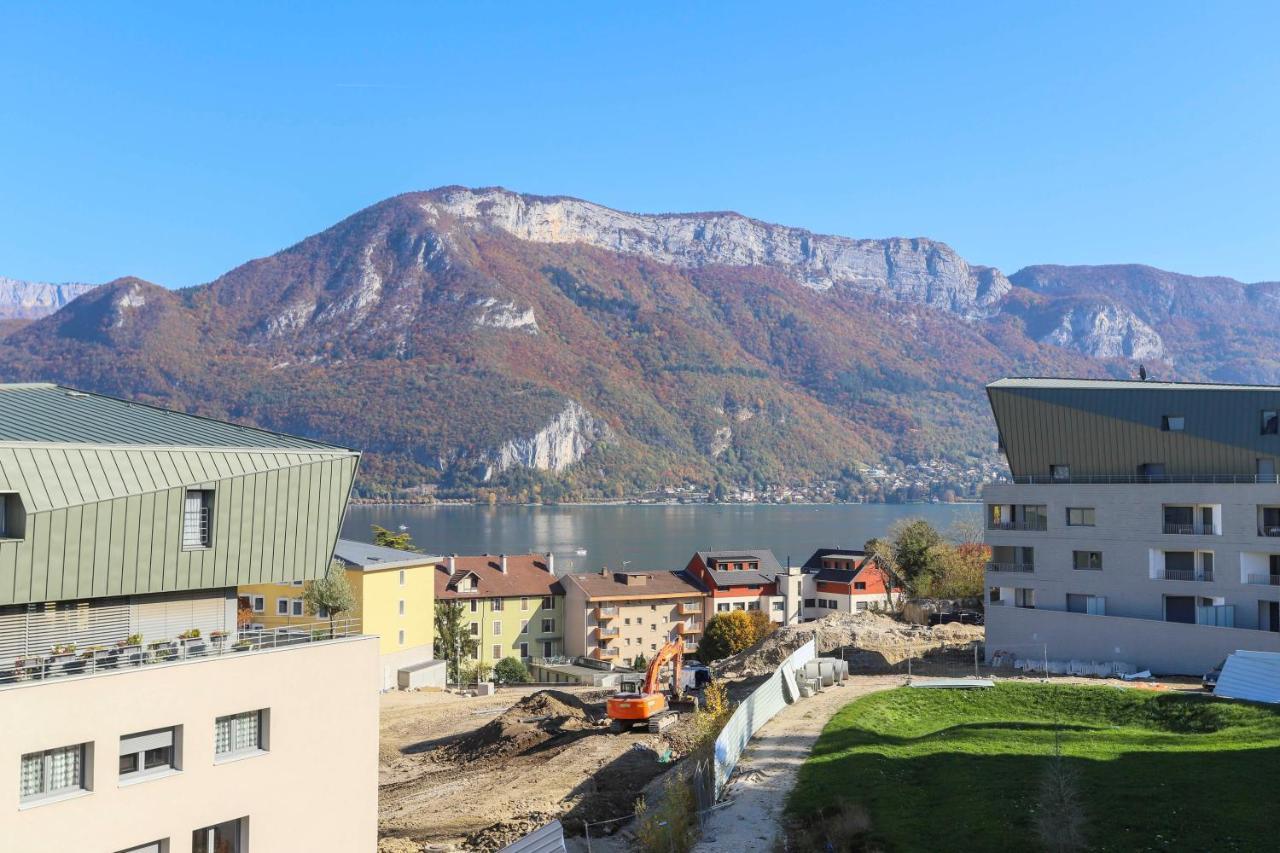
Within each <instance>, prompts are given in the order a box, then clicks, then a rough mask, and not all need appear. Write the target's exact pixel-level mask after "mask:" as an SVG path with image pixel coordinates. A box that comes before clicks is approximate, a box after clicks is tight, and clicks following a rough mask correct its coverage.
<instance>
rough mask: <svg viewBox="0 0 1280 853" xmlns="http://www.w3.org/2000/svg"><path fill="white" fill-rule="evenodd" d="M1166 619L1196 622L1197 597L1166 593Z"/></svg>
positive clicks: (1189, 622) (1168, 620)
mask: <svg viewBox="0 0 1280 853" xmlns="http://www.w3.org/2000/svg"><path fill="white" fill-rule="evenodd" d="M1164 621H1166V622H1181V623H1183V624H1186V625H1194V624H1195V623H1196V599H1195V596H1193V595H1166V596H1165V597H1164Z"/></svg>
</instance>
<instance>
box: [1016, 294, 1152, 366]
mask: <svg viewBox="0 0 1280 853" xmlns="http://www.w3.org/2000/svg"><path fill="white" fill-rule="evenodd" d="M1040 340H1041V341H1043V342H1044V343H1047V344H1053V345H1054V346H1060V347H1068V348H1070V349H1074V350H1076V351H1077V352H1081V353H1084V354H1085V355H1090V356H1093V357H1095V358H1127V359H1131V360H1135V361H1170V360H1171V359H1170V358H1169V354H1168V352H1166V350H1165V346H1164V340H1163V339H1161V337H1160V335H1159V334H1158V333H1157V332H1156V330H1155V329H1153V328H1151V327H1150V326H1148V325H1147V324H1146V323H1144V322H1142V320H1140V319H1139V318H1138V316H1137V315H1136V314H1134V313H1133V312H1132V311H1130V310H1129V309H1127V308H1124V307H1122V306H1119V305H1110V304H1098V303H1095V304H1092V305H1078V306H1072V307H1067V308H1064V309H1062V312H1061V313H1060V314H1059V315H1058V318H1057V325H1055V326H1054V327H1053V329H1051V330H1050V331H1049V332H1048V333H1047V334H1044V335H1042V336H1041V337H1040Z"/></svg>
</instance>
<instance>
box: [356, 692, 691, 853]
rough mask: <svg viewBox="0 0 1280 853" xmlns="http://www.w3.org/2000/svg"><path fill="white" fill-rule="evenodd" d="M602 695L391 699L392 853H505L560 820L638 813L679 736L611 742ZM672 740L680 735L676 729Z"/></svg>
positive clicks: (384, 798) (386, 805) (385, 708)
mask: <svg viewBox="0 0 1280 853" xmlns="http://www.w3.org/2000/svg"><path fill="white" fill-rule="evenodd" d="M603 700H604V694H603V693H602V692H601V691H600V690H598V689H590V688H588V689H583V688H576V689H575V688H570V689H568V690H555V691H546V692H543V691H539V690H536V689H528V688H519V689H509V690H503V691H502V692H501V693H499V694H498V695H497V696H488V697H474V698H467V697H461V696H455V695H452V694H445V693H388V694H385V695H384V696H383V700H382V701H383V704H382V734H381V755H380V759H381V760H380V766H381V774H380V775H381V779H380V789H379V835H380V836H381V837H382V840H381V842H380V847H379V849H380V851H381V852H382V853H419V851H423V850H430V851H452V850H477V851H491V850H498V849H500V848H501V847H503V846H505V845H506V844H509V843H510V842H512V841H514V840H515V839H517V838H519V837H521V836H522V835H524V834H526V833H528V832H531V831H532V830H534V829H537V828H538V827H540V826H542V825H544V824H546V823H547V822H549V821H550V820H552V819H553V818H559V819H560V820H561V821H562V822H564V823H565V825H566V827H567V828H568V829H569V830H570V831H572V830H573V829H574V827H575V826H580V824H581V822H582V821H583V820H601V819H605V818H610V817H615V816H620V815H626V814H630V813H631V811H632V807H633V805H634V800H635V796H636V793H637V792H638V791H640V790H641V789H643V788H644V787H645V785H646V784H647V783H648V782H649V781H650V780H652V779H653V778H654V777H656V776H657V775H659V774H660V773H662V772H663V771H664V770H666V769H667V768H668V767H670V766H671V765H670V764H669V763H664V762H663V761H661V760H660V759H661V758H662V757H663V756H664V754H673V755H674V756H678V755H679V753H678V751H676V750H675V749H673V747H672V742H673V741H674V740H678V736H679V732H676V733H675V734H676V737H674V738H671V739H668V734H667V733H664V734H663V735H650V734H648V733H647V732H646V733H639V732H628V733H625V734H618V735H615V734H610V733H609V730H608V727H607V724H606V722H605V715H604V703H603ZM669 732H670V730H669Z"/></svg>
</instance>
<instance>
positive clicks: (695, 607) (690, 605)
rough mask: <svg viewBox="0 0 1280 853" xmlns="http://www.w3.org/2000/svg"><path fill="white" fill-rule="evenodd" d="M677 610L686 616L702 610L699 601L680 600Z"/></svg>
mask: <svg viewBox="0 0 1280 853" xmlns="http://www.w3.org/2000/svg"><path fill="white" fill-rule="evenodd" d="M677 610H678V612H680V613H681V614H683V615H686V616H696V615H697V614H699V613H701V612H702V602H701V601H682V602H680V606H679V607H678V608H677Z"/></svg>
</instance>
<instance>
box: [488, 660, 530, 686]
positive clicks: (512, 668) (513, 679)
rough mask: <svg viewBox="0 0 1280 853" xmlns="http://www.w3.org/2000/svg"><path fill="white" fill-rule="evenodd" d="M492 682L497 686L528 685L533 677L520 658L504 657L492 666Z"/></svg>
mask: <svg viewBox="0 0 1280 853" xmlns="http://www.w3.org/2000/svg"><path fill="white" fill-rule="evenodd" d="M493 680H494V681H496V682H498V683H499V684H528V683H529V682H531V681H533V676H532V675H530V674H529V670H528V668H527V667H526V666H525V665H524V662H523V661H521V660H520V658H515V657H506V658H503V659H502V660H500V661H498V663H497V664H496V665H495V666H494V668H493Z"/></svg>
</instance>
